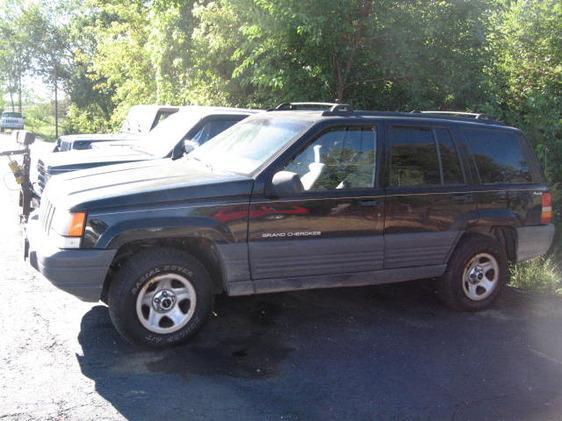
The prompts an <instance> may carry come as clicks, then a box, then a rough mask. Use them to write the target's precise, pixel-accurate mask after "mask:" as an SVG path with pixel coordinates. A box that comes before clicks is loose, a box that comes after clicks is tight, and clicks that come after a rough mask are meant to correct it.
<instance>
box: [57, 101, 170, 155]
mask: <svg viewBox="0 0 562 421" xmlns="http://www.w3.org/2000/svg"><path fill="white" fill-rule="evenodd" d="M179 109H180V107H173V106H171V105H135V106H133V107H131V109H130V110H129V113H128V114H127V118H126V119H125V121H124V122H123V125H122V126H121V131H120V132H119V133H102V134H92V133H90V134H71V135H64V136H61V137H59V138H58V139H57V143H56V146H55V149H54V150H53V152H66V151H71V150H74V149H78V150H83V149H91V147H92V145H93V144H97V143H100V142H116V141H122V140H138V139H139V138H142V136H143V135H145V134H147V133H148V132H150V131H151V130H152V129H154V128H155V127H156V126H157V125H158V124H160V123H161V122H162V121H164V120H165V119H166V118H168V117H169V116H171V115H172V114H175V113H176V112H178V110H179Z"/></svg>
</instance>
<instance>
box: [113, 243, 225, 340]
mask: <svg viewBox="0 0 562 421" xmlns="http://www.w3.org/2000/svg"><path fill="white" fill-rule="evenodd" d="M168 273H170V274H178V275H180V276H182V277H183V278H185V279H187V280H188V281H189V282H190V283H191V285H192V286H193V289H194V290H195V293H196V305H195V310H194V312H193V315H192V316H191V318H190V319H189V321H188V322H187V324H186V325H185V326H183V327H182V328H181V329H179V330H177V331H175V332H173V333H169V334H161V333H155V332H153V331H151V330H149V329H147V328H146V327H145V326H143V325H142V323H141V321H140V320H139V317H138V316H137V298H138V295H139V293H140V292H141V291H142V289H143V287H144V286H145V284H147V283H149V282H151V280H153V279H154V278H155V277H156V276H159V275H163V274H168ZM213 299H214V296H213V292H212V285H211V278H210V276H209V274H208V273H207V271H206V270H205V268H204V267H203V265H202V264H201V263H200V262H199V261H198V260H197V259H195V258H194V257H193V256H191V255H190V254H188V253H185V252H183V251H181V250H177V249H173V248H155V249H147V250H143V251H141V252H139V253H136V254H135V255H133V256H131V257H130V258H128V259H127V260H126V261H125V263H124V264H123V265H122V266H121V268H120V270H119V271H118V272H117V274H116V275H115V277H114V278H113V279H112V281H111V283H110V285H109V291H108V306H109V315H110V317H111V321H112V322H113V324H114V326H115V328H116V329H117V331H118V332H119V333H120V334H121V335H122V336H123V337H124V338H125V339H127V341H129V342H130V343H132V344H135V345H141V346H150V347H166V346H172V345H178V344H181V343H183V342H185V341H187V340H188V339H190V338H191V337H192V336H193V335H195V334H196V333H197V331H198V330H199V329H200V328H201V326H202V325H203V324H204V323H205V322H206V321H207V319H208V317H209V315H210V313H211V311H212V306H213Z"/></svg>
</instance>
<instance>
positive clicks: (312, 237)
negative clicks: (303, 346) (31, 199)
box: [28, 104, 554, 346]
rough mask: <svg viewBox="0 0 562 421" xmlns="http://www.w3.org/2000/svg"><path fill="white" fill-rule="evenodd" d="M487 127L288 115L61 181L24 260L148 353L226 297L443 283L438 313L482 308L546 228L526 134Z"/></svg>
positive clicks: (288, 111)
mask: <svg viewBox="0 0 562 421" xmlns="http://www.w3.org/2000/svg"><path fill="white" fill-rule="evenodd" d="M302 108H306V107H305V106H303V107H302ZM312 108H314V107H312ZM293 109H296V110H293ZM481 117H482V116H480V115H475V116H460V117H459V116H457V115H448V114H447V113H439V114H425V113H377V112H360V111H356V112H354V111H352V110H351V108H350V107H348V106H345V105H342V104H338V105H333V106H332V107H331V108H330V109H328V110H299V105H298V104H289V105H288V106H284V107H281V110H278V111H272V112H267V113H262V114H257V115H254V116H251V117H249V118H247V119H246V120H244V121H242V122H241V123H239V124H237V125H235V126H233V127H231V128H230V129H228V130H226V131H225V132H223V133H221V134H220V135H218V136H217V137H215V138H214V139H213V140H211V141H209V142H207V143H206V144H205V145H203V146H202V147H200V148H199V149H197V150H196V151H195V152H193V153H192V154H190V155H188V156H187V157H185V158H183V159H179V160H176V161H173V162H172V163H169V162H161V161H148V162H141V163H137V164H134V165H130V166H127V165H121V166H115V167H113V166H111V167H105V168H101V169H92V170H87V171H77V172H73V173H70V174H66V175H63V176H60V177H55V178H54V179H53V180H52V182H51V183H49V185H48V186H47V189H46V190H45V193H44V200H43V201H42V203H41V209H40V213H39V215H36V216H35V217H34V218H32V221H31V223H30V224H29V229H28V235H29V242H30V247H31V254H30V261H31V263H32V265H33V266H34V267H36V268H37V269H38V270H40V271H41V272H42V273H43V274H44V275H45V276H46V277H47V278H48V279H49V280H50V281H51V282H52V283H53V284H55V285H56V286H58V287H59V288H61V289H63V290H65V291H68V292H70V293H71V294H74V295H76V296H78V297H80V298H81V299H83V300H87V301H97V300H100V299H101V300H102V301H104V302H106V303H108V305H109V312H110V316H111V320H112V321H113V323H114V325H115V327H116V328H117V330H118V331H119V332H120V333H121V334H122V335H123V336H124V337H125V338H127V339H128V340H129V341H131V342H133V343H137V344H145V345H152V346H164V345H169V344H174V343H179V342H182V341H185V340H187V339H188V338H189V337H191V336H192V335H193V334H194V333H195V332H196V331H197V330H198V329H199V328H200V327H201V325H202V324H203V323H204V322H205V320H206V319H207V317H208V316H209V314H210V312H211V309H212V305H213V296H214V295H215V294H219V293H223V292H226V293H227V294H228V295H231V296H236V295H248V294H259V293H265V292H276V291H291V290H299V289H307V288H324V287H345V286H357V285H373V284H381V283H389V282H401V281H410V280H415V279H421V278H436V279H437V286H438V292H439V296H440V297H441V298H442V300H443V301H444V302H445V303H446V304H447V305H449V306H451V307H453V308H455V309H458V310H463V311H476V310H482V309H485V308H488V307H489V306H490V305H491V304H492V303H493V302H494V300H495V299H496V298H497V296H498V294H499V293H500V291H501V289H502V286H503V285H505V283H506V281H507V279H508V275H509V273H508V262H520V261H522V260H525V259H528V258H530V257H533V256H538V255H541V254H543V253H545V252H546V251H547V250H548V248H549V246H550V244H551V241H552V237H553V233H554V227H553V225H552V224H551V218H552V208H551V196H550V193H549V191H548V188H547V186H546V185H545V181H544V179H543V176H542V175H541V170H540V168H539V165H538V163H537V160H536V158H535V156H534V155H533V152H532V150H531V148H530V147H529V145H528V143H527V141H526V140H525V138H524V136H523V134H522V133H521V132H520V131H519V130H518V129H516V128H513V127H507V126H505V125H502V124H500V123H498V122H495V121H493V120H487V119H483V118H481Z"/></svg>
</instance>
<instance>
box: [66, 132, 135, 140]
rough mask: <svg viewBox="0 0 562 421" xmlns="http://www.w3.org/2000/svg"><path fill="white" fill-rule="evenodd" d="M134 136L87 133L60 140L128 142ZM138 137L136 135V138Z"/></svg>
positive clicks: (127, 134) (129, 134)
mask: <svg viewBox="0 0 562 421" xmlns="http://www.w3.org/2000/svg"><path fill="white" fill-rule="evenodd" d="M134 137H135V136H134V135H133V134H131V133H87V134H70V135H64V136H61V137H60V138H61V140H64V141H70V142H73V141H75V140H95V141H100V140H103V141H118V140H129V139H132V138H134ZM136 137H138V135H137V136H136Z"/></svg>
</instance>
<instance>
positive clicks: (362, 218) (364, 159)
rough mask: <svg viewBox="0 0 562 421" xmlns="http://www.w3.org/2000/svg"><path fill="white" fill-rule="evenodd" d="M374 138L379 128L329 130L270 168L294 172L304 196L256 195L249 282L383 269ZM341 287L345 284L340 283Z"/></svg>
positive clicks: (380, 195) (347, 126)
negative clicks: (302, 187) (251, 279)
mask: <svg viewBox="0 0 562 421" xmlns="http://www.w3.org/2000/svg"><path fill="white" fill-rule="evenodd" d="M379 132H380V127H379V126H377V124H338V125H335V126H331V127H329V128H326V129H324V130H322V131H321V132H320V133H318V134H317V135H315V136H312V137H311V138H310V139H309V140H308V141H304V142H301V143H300V145H299V146H298V147H296V148H295V149H294V150H291V151H288V153H286V154H284V155H283V156H281V157H280V159H279V161H278V162H276V163H275V164H274V165H273V167H274V168H275V171H281V170H284V171H291V172H294V173H297V174H298V175H299V177H300V179H301V181H302V183H303V186H304V188H305V191H304V192H302V193H298V194H295V195H293V196H287V197H281V198H269V197H266V196H265V195H264V193H263V192H255V193H254V195H253V197H252V200H251V203H250V212H249V230H248V239H249V253H250V264H251V273H252V278H253V279H254V280H268V279H275V278H283V279H286V278H300V277H307V276H317V275H334V274H343V273H356V272H367V271H373V270H377V269H380V268H382V264H383V237H382V233H383V221H384V215H383V212H384V194H383V190H382V189H381V188H379V186H378V180H377V176H376V174H377V161H378V155H379V154H378V153H377V151H378V133H379ZM275 171H274V172H275ZM272 176H273V174H272V173H268V174H266V175H265V176H264V177H268V178H269V180H264V182H265V183H267V181H270V180H271V177H272ZM340 281H341V282H342V284H343V285H345V277H344V278H340ZM328 282H330V281H328V280H326V284H325V285H329V283H328ZM302 285H308V284H307V281H306V280H303V281H302ZM323 285H324V284H323ZM315 286H322V285H318V284H316V285H315ZM293 287H294V285H293ZM270 289H271V288H270ZM273 289H275V286H273ZM279 289H282V287H279Z"/></svg>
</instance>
